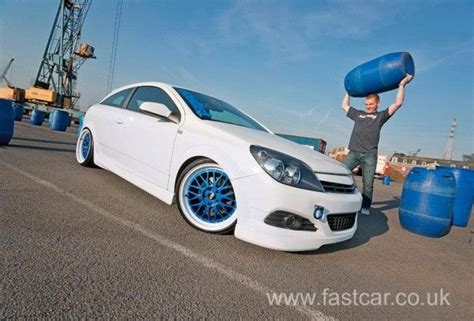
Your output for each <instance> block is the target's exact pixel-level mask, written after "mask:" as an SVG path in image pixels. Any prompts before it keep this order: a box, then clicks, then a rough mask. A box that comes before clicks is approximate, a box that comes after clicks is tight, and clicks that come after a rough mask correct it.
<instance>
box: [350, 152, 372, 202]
mask: <svg viewBox="0 0 474 321" xmlns="http://www.w3.org/2000/svg"><path fill="white" fill-rule="evenodd" d="M344 165H346V166H347V167H348V168H349V169H350V170H353V169H354V168H355V167H356V166H357V165H360V167H361V169H362V182H363V184H364V186H363V189H362V207H363V208H370V205H371V204H372V194H373V192H374V176H375V169H376V167H377V150H375V151H372V152H368V153H362V152H356V151H352V150H351V151H349V154H348V155H347V158H346V160H345V161H344Z"/></svg>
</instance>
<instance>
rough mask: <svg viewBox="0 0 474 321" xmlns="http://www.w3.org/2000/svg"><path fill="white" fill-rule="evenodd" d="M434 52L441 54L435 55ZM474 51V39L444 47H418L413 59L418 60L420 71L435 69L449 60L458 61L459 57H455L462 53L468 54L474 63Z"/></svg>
mask: <svg viewBox="0 0 474 321" xmlns="http://www.w3.org/2000/svg"><path fill="white" fill-rule="evenodd" d="M434 52H437V53H441V54H438V55H437V56H435V55H433V53H434ZM473 52H474V41H473V40H468V41H464V42H460V43H456V44H454V45H450V46H444V47H443V48H440V47H437V48H436V50H433V48H420V49H416V50H414V51H413V59H414V60H415V62H416V72H417V73H420V72H426V71H430V70H432V69H435V68H437V67H438V66H440V65H442V64H444V63H445V62H447V61H449V60H452V61H457V60H458V59H455V58H456V57H457V56H460V55H467V56H468V57H469V59H470V62H471V63H472V61H473V58H472V57H473Z"/></svg>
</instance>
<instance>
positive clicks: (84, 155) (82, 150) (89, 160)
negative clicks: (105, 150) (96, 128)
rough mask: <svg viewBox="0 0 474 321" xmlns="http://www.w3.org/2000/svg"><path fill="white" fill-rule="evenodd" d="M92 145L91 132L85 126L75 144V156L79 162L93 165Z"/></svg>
mask: <svg viewBox="0 0 474 321" xmlns="http://www.w3.org/2000/svg"><path fill="white" fill-rule="evenodd" d="M93 146H94V145H93V141H92V134H91V132H90V131H89V129H87V128H85V129H84V130H83V131H82V132H81V134H80V135H79V139H78V141H77V146H76V158H77V161H78V162H79V164H81V165H84V166H91V165H93Z"/></svg>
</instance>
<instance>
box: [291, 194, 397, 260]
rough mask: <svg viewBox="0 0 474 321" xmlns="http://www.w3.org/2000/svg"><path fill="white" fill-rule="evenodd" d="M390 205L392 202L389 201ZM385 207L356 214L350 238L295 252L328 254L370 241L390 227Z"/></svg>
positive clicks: (301, 253) (300, 253)
mask: <svg viewBox="0 0 474 321" xmlns="http://www.w3.org/2000/svg"><path fill="white" fill-rule="evenodd" d="M390 204H391V205H389V206H393V204H392V203H391V202H390ZM392 208H393V207H392ZM384 210H385V209H382V208H371V209H370V215H361V214H358V217H357V231H356V233H355V235H354V237H353V238H352V239H350V240H347V241H344V242H341V243H335V244H327V245H323V246H322V247H320V248H319V249H317V250H314V251H307V252H296V253H295V254H299V255H314V254H330V253H333V252H338V251H344V250H349V249H352V248H355V247H358V246H361V245H363V244H365V243H367V242H369V241H370V239H371V238H373V237H376V236H379V235H382V234H385V233H387V232H388V231H389V230H390V228H389V226H388V219H387V216H386V215H385V213H384Z"/></svg>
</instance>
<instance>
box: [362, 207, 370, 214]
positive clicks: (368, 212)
mask: <svg viewBox="0 0 474 321" xmlns="http://www.w3.org/2000/svg"><path fill="white" fill-rule="evenodd" d="M360 213H361V214H364V215H370V208H366V207H362V208H361V209H360Z"/></svg>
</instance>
